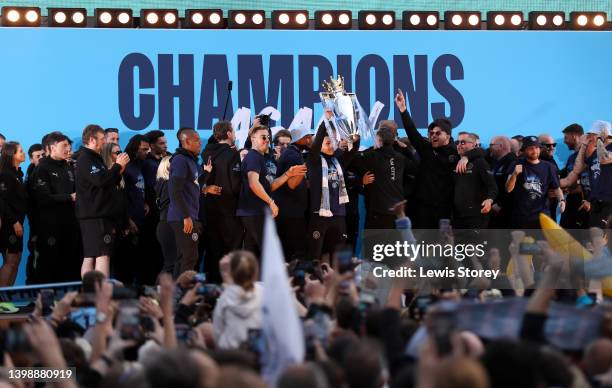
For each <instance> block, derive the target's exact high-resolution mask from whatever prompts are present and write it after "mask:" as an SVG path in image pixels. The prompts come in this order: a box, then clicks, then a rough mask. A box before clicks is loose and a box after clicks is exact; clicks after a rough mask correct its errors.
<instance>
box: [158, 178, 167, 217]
mask: <svg viewBox="0 0 612 388" xmlns="http://www.w3.org/2000/svg"><path fill="white" fill-rule="evenodd" d="M155 195H156V196H157V209H159V220H160V221H167V220H168V206H170V194H169V193H168V180H167V179H158V180H157V182H156V183H155Z"/></svg>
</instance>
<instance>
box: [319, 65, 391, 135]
mask: <svg viewBox="0 0 612 388" xmlns="http://www.w3.org/2000/svg"><path fill="white" fill-rule="evenodd" d="M323 88H324V89H325V91H323V92H320V93H319V96H320V97H321V102H322V103H323V107H324V108H325V109H330V110H331V111H332V112H333V114H334V117H333V118H332V119H331V120H330V121H332V124H333V128H330V126H328V127H327V131H328V132H329V134H330V137H331V138H332V139H334V140H335V141H339V140H349V141H352V136H353V135H355V134H358V135H360V136H361V137H362V138H369V137H370V136H372V135H373V133H374V123H375V122H376V118H378V114H375V118H374V120H373V121H372V118H368V117H367V116H366V113H365V111H364V110H363V108H362V107H361V105H360V104H359V101H358V100H357V96H356V95H355V93H348V92H347V91H346V90H345V88H344V77H342V76H340V75H338V78H337V79H334V78H333V77H330V81H329V82H327V81H325V82H323ZM376 110H377V111H378V113H380V109H376ZM373 113H374V112H373ZM327 124H328V123H327V122H326V125H327Z"/></svg>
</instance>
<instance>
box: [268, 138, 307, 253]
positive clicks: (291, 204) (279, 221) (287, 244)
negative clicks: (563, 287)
mask: <svg viewBox="0 0 612 388" xmlns="http://www.w3.org/2000/svg"><path fill="white" fill-rule="evenodd" d="M289 140H290V141H291V144H290V145H289V146H288V147H286V149H285V150H284V152H283V153H282V154H281V156H280V158H279V159H278V174H284V173H285V172H287V171H289V169H290V168H291V167H293V166H300V167H303V169H302V171H303V172H304V173H306V166H305V164H304V163H305V159H304V155H305V153H307V152H308V151H309V150H310V146H311V145H312V132H311V131H310V129H309V128H305V127H303V126H302V127H299V128H295V129H293V130H292V131H291V137H290V138H289ZM272 197H273V198H274V200H275V201H276V203H277V205H278V209H279V211H278V217H277V218H276V226H277V228H276V229H277V230H278V235H279V237H280V241H281V243H282V245H283V253H284V255H285V260H287V261H289V260H291V258H292V257H293V256H294V255H298V256H300V255H301V256H303V255H305V254H306V240H305V239H304V236H306V233H307V227H308V219H307V213H308V184H307V181H306V179H304V175H297V176H294V177H292V178H289V180H288V181H287V184H286V185H283V186H281V187H280V188H279V189H278V190H277V191H275V192H274V193H273V194H272Z"/></svg>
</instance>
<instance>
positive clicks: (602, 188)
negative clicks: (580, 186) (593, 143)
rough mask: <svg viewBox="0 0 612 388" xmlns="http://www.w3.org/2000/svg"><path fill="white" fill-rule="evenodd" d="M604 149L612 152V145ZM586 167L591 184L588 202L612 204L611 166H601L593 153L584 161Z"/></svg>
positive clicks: (595, 153)
mask: <svg viewBox="0 0 612 388" xmlns="http://www.w3.org/2000/svg"><path fill="white" fill-rule="evenodd" d="M606 149H607V150H608V151H610V152H612V144H608V146H607V147H606ZM586 165H587V169H588V173H589V180H590V182H591V196H590V197H589V198H590V200H591V201H604V202H612V164H604V165H602V164H601V163H600V162H599V158H598V157H597V151H595V152H593V155H591V156H590V157H588V158H587V159H586Z"/></svg>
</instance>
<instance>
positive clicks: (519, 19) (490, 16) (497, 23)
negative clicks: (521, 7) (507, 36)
mask: <svg viewBox="0 0 612 388" xmlns="http://www.w3.org/2000/svg"><path fill="white" fill-rule="evenodd" d="M487 29H488V30H521V29H523V13H522V12H521V11H490V12H487Z"/></svg>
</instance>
